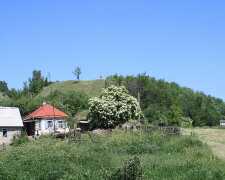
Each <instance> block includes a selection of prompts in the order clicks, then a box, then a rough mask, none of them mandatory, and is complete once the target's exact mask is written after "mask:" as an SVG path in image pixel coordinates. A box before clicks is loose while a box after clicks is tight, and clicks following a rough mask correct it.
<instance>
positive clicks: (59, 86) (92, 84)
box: [37, 79, 105, 97]
mask: <svg viewBox="0 0 225 180" xmlns="http://www.w3.org/2000/svg"><path fill="white" fill-rule="evenodd" d="M104 87H105V80H103V79H98V80H93V81H80V82H78V81H74V80H69V81H60V82H55V83H53V84H51V85H50V86H47V87H45V88H44V89H43V90H42V91H41V92H40V94H39V95H38V96H37V97H45V96H48V95H49V94H50V93H51V92H54V91H61V92H66V91H81V92H84V93H86V94H87V95H88V96H89V97H95V96H98V95H99V94H100V90H101V88H104Z"/></svg>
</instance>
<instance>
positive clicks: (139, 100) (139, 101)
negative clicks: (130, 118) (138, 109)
mask: <svg viewBox="0 0 225 180" xmlns="http://www.w3.org/2000/svg"><path fill="white" fill-rule="evenodd" d="M138 103H139V105H140V106H141V96H140V92H139V91H138ZM138 121H139V122H140V121H141V119H140V115H139V116H138Z"/></svg>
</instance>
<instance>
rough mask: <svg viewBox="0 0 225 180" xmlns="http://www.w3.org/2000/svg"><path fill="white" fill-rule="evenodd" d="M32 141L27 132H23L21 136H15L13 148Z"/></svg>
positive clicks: (12, 143)
mask: <svg viewBox="0 0 225 180" xmlns="http://www.w3.org/2000/svg"><path fill="white" fill-rule="evenodd" d="M29 141H30V140H29V138H28V136H27V134H26V133H25V132H21V134H20V135H18V136H15V137H14V138H13V140H12V142H11V144H10V145H11V146H19V145H21V144H24V143H28V142H29Z"/></svg>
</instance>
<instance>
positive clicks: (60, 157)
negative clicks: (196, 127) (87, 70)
mask: <svg viewBox="0 0 225 180" xmlns="http://www.w3.org/2000/svg"><path fill="white" fill-rule="evenodd" d="M92 138H93V139H94V140H95V143H93V142H91V141H90V138H89V137H88V135H87V134H82V139H83V140H84V141H83V142H82V143H80V144H79V143H78V144H77V143H74V142H72V141H68V140H67V141H61V140H55V139H52V138H51V137H42V138H41V139H39V140H37V141H34V142H30V143H28V144H22V145H20V146H19V147H8V148H7V149H5V150H0V162H1V163H0V179H43V180H44V179H81V180H82V179H91V180H95V179H96V180H101V179H103V176H104V175H106V174H108V175H110V174H112V173H113V172H115V169H117V168H119V167H124V162H126V161H127V160H128V159H130V158H131V157H134V156H138V157H139V158H140V160H141V164H142V167H143V179H147V180H148V179H188V180H189V179H190V177H191V179H217V180H219V179H223V177H224V175H225V162H224V161H223V160H220V159H218V158H216V157H215V156H214V155H213V154H212V152H211V151H210V149H209V148H208V146H205V145H203V144H202V143H201V142H200V141H199V140H197V139H196V137H192V136H168V135H162V134H159V133H157V132H145V131H142V132H141V133H139V132H129V131H127V132H126V131H121V130H116V131H114V132H113V133H110V134H104V135H97V134H92Z"/></svg>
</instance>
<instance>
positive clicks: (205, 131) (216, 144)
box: [183, 128, 225, 159]
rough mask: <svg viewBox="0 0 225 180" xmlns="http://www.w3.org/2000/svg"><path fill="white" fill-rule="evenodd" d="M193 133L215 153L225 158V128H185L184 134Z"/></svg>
mask: <svg viewBox="0 0 225 180" xmlns="http://www.w3.org/2000/svg"><path fill="white" fill-rule="evenodd" d="M191 133H192V134H193V133H194V135H195V136H197V138H198V139H199V140H201V141H202V142H204V143H207V144H208V145H209V146H210V148H211V149H212V151H213V153H214V154H215V155H217V156H218V157H221V158H224V159H225V129H218V128H192V129H183V135H191Z"/></svg>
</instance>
